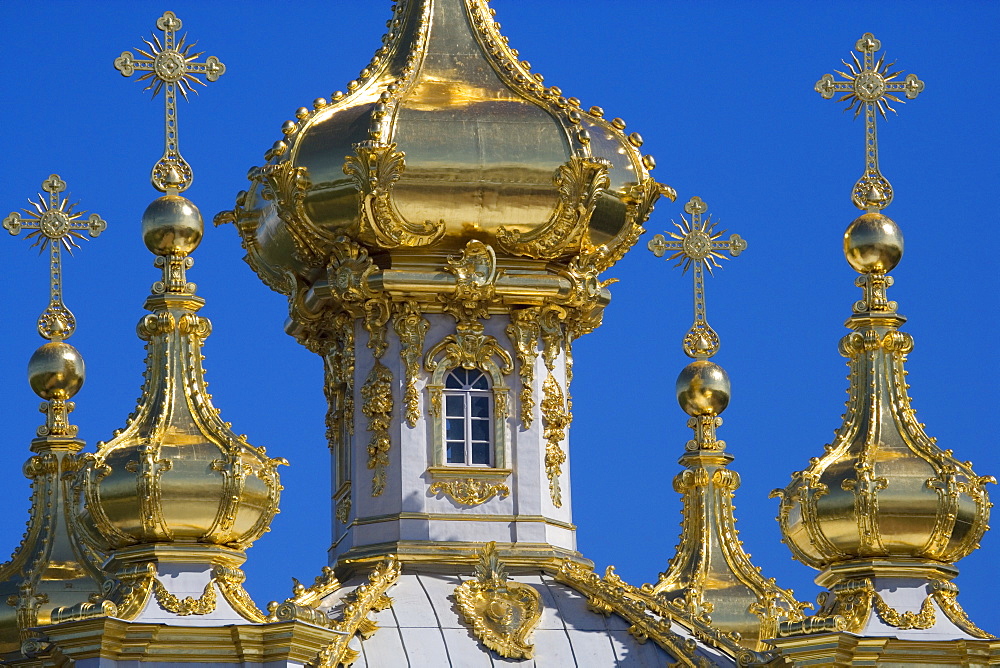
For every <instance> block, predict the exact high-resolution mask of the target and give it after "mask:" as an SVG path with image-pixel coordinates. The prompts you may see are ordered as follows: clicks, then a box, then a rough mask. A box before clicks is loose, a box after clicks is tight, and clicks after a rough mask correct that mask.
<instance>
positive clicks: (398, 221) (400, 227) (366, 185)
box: [344, 140, 445, 248]
mask: <svg viewBox="0 0 1000 668" xmlns="http://www.w3.org/2000/svg"><path fill="white" fill-rule="evenodd" d="M404 158H405V154H404V153H403V152H402V151H397V150H396V143H395V142H392V143H390V144H382V143H379V142H377V141H373V140H369V141H364V142H360V143H358V144H354V155H349V156H347V159H346V160H345V162H344V174H346V175H347V176H349V177H351V181H352V182H353V183H354V187H355V188H357V189H358V192H359V193H360V194H361V228H360V229H359V230H358V237H359V238H360V239H361V240H362V241H364V242H366V243H369V244H373V245H377V246H381V247H383V248H397V247H399V246H429V245H431V244H433V243H434V242H436V241H437V240H438V239H440V238H441V236H442V235H443V234H444V231H445V225H444V222H443V221H438V222H436V223H435V222H432V221H426V222H424V223H421V224H413V223H410V222H408V221H407V220H406V219H405V218H403V216H402V214H401V213H400V212H399V210H398V209H397V208H396V205H395V204H394V203H393V201H392V189H393V186H394V185H395V184H396V182H397V181H399V177H400V176H401V175H402V173H403V170H404V169H405V168H406V165H405V163H404Z"/></svg>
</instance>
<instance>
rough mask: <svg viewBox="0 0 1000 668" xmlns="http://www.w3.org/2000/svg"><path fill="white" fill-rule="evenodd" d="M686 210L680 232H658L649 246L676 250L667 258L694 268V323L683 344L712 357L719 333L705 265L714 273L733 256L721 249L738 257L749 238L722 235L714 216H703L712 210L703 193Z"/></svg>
mask: <svg viewBox="0 0 1000 668" xmlns="http://www.w3.org/2000/svg"><path fill="white" fill-rule="evenodd" d="M684 211H685V212H687V213H688V214H690V216H691V219H690V220H688V219H687V218H685V217H684V216H683V215H682V216H681V223H677V222H674V227H676V228H677V231H676V232H669V233H668V234H669V239H668V238H667V237H665V236H664V235H662V234H657V235H656V236H654V237H653V238H652V239H650V241H649V243H648V244H647V248H649V250H651V251H652V252H653V254H654V255H656V257H663V256H664V255H665V254H666V253H667V252H668V251H672V254H671V255H670V256H669V257H668V258H667V260H677V263H676V264H675V265H674V266H675V267H680V266H682V265H683V267H684V268H683V271H684V272H686V271H687V270H688V269H689V268H691V269H692V275H693V279H694V281H693V282H694V323H693V324H692V325H691V328H690V329H689V330H688V332H687V334H685V336H684V342H683V348H684V353H685V354H686V355H687V356H688V357H693V358H695V359H708V358H709V357H712V356H713V355H715V353H717V352H719V345H720V342H719V335H718V334H717V333H716V332H715V330H714V329H712V327H711V326H710V325H709V324H708V318H707V315H706V306H705V269H708V273H712V269H713V268H714V267H721V266H722V265H721V264H719V262H718V261H719V260H720V259H722V260H726V259H729V258H727V257H726V256H724V255H723V254H722V253H721V252H720V251H726V252H728V253H729V254H730V256H732V257H737V256H738V255H739V254H740V253H742V252H743V251H744V250H746V247H747V242H746V241H744V240H743V238H742V237H741V236H740V235H738V234H732V235H730V236H729V238H728V239H725V240H722V239H721V237H722V235H724V234H725V233H726V231H725V230H722V231H721V232H716V231H715V225H716V223H714V222H712V220H711V216H706V217H702V216H703V214H704V213H705V212H706V211H708V205H707V204H705V202H703V201H702V199H701V198H700V197H692V198H691V199H690V200H689V201H688V203H687V204H685V205H684Z"/></svg>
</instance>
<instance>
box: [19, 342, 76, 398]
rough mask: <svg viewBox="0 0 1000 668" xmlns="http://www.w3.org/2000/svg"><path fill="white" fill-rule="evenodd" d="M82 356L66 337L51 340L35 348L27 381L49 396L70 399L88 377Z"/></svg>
mask: <svg viewBox="0 0 1000 668" xmlns="http://www.w3.org/2000/svg"><path fill="white" fill-rule="evenodd" d="M86 375H87V374H86V370H85V368H84V365H83V356H82V355H81V354H80V351H78V350H77V349H76V348H74V347H73V346H71V345H69V344H68V343H66V342H64V341H50V342H49V343H46V344H45V345H43V346H42V347H41V348H39V349H38V350H36V351H35V353H34V354H33V355H32V356H31V359H30V360H29V361H28V383H29V384H30V385H31V389H32V390H33V391H34V392H35V394H37V395H38V396H40V397H41V398H42V399H46V400H49V401H51V400H53V399H56V400H63V401H65V400H66V399H70V398H72V397H73V395H75V394H76V393H77V392H79V391H80V388H81V387H83V380H84V378H85V377H86Z"/></svg>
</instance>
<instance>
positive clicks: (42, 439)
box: [0, 174, 107, 654]
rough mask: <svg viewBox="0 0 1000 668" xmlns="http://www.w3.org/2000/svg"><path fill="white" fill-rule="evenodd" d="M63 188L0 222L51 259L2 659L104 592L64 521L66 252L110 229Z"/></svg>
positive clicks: (71, 441)
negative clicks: (27, 493) (24, 523)
mask: <svg viewBox="0 0 1000 668" xmlns="http://www.w3.org/2000/svg"><path fill="white" fill-rule="evenodd" d="M65 189H66V182H65V181H63V180H62V179H61V178H59V175H58V174H52V175H51V176H49V178H47V179H46V180H45V181H44V182H42V190H43V191H45V193H46V195H41V194H39V196H38V201H37V202H36V201H33V200H28V202H29V203H30V204H31V208H30V209H24V210H23V213H24V216H22V215H21V214H20V213H17V212H14V213H11V214H10V215H9V216H7V217H6V218H5V219H4V221H3V226H4V228H5V229H6V230H7V231H8V232H10V233H11V235H14V236H16V235H18V234H20V232H21V231H22V230H30V232H29V233H28V234H27V235H26V236H27V238H28V239H33V240H34V243H33V244H32V246H33V247H34V246H38V247H40V251H41V252H45V251H46V250H47V251H48V252H49V287H50V295H51V296H50V300H49V305H48V306H47V307H46V309H45V310H44V311H42V314H41V315H40V316H39V318H38V324H37V326H38V333H39V334H40V335H41V336H42V338H43V339H46V340H47V343H45V344H43V345H42V346H41V347H40V348H38V350H36V351H35V353H34V354H33V355H32V356H31V360H30V361H29V363H28V383H29V384H30V385H31V389H32V390H33V391H34V392H35V394H37V395H38V396H39V397H41V398H42V400H43V401H42V404H41V406H40V407H39V410H40V411H41V412H42V413H43V414H45V424H43V425H41V426H40V427H38V431H37V438H35V439H34V440H33V441H32V442H31V450H32V451H33V452H35V453H36V454H35V456H33V457H31V458H30V459H28V461H27V462H25V465H24V474H25V475H26V476H27V477H28V478H29V479H30V480H31V491H32V494H31V515H30V517H29V519H28V529H27V531H26V533H25V535H24V539H23V540H22V541H21V545H20V546H18V548H17V550H16V551H15V552H14V555H13V556H12V557H11V559H10V561H8V562H7V563H6V564H4V565H2V566H0V600H3V598H6V601H7V603H8V605H7V606H4V607H2V608H0V654H11V653H16V652H18V651H19V650H20V648H21V643H22V642H24V641H27V640H29V639H31V638H32V637H33V636H34V635H35V633H34V632H33V631H31V629H32V628H34V627H37V626H41V625H45V624H49V623H50V622H51V621H52V613H53V610H54V609H55V608H56V607H57V606H63V605H72V604H76V603H81V602H83V601H86V600H87V597H88V596H90V595H92V594H93V595H97V594H98V593H99V592H100V590H101V581H102V577H101V573H100V565H101V562H102V561H103V559H104V555H103V554H101V553H100V552H99V551H97V550H94V549H92V548H89V547H88V546H87V545H84V544H83V543H81V541H79V540H78V538H77V535H76V532H75V528H74V527H73V525H72V524H70V523H69V522H67V517H66V509H67V508H68V507H69V501H68V498H69V496H70V494H69V489H68V487H67V482H66V481H64V479H63V476H64V474H66V473H68V472H72V471H74V470H75V469H76V461H75V458H74V455H75V454H76V453H77V452H79V451H80V449H81V448H82V447H83V445H84V443H83V441H82V440H80V439H78V438H77V437H76V436H77V427H76V425H73V424H70V422H69V414H70V413H71V412H72V411H73V408H74V404H73V402H72V401H70V399H72V398H73V397H74V396H75V395H76V393H77V392H79V390H80V388H81V387H83V381H84V378H85V375H86V374H85V370H84V363H83V356H82V355H80V352H79V351H78V350H77V349H76V348H75V347H73V346H71V345H70V344H69V343H67V342H66V339H68V338H70V337H71V336H72V335H73V332H74V331H76V318H75V316H74V315H73V313H72V311H70V310H69V309H68V308H67V307H66V304H65V303H64V302H63V290H62V285H63V280H62V251H63V250H66V251H67V252H72V250H73V248H78V247H79V244H78V241H80V240H82V239H84V238H85V237H84V236H83V234H81V233H82V232H87V234H88V235H89V236H90V237H97V236H98V235H100V233H101V232H102V231H104V229H105V227H106V226H107V224H106V223H105V222H104V220H103V219H102V218H101V217H100V216H99V215H97V214H96V213H94V214H90V216H89V217H86V218H84V216H85V212H82V211H76V210H75V207H76V205H75V204H70V203H69V201H68V199H67V198H63V197H61V196H60V193H62V192H63V191H64V190H65Z"/></svg>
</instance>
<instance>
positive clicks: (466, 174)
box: [231, 0, 669, 286]
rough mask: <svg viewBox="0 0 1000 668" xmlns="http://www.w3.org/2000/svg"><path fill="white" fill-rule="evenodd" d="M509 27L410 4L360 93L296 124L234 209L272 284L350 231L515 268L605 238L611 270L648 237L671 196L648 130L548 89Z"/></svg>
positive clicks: (460, 11) (472, 12)
mask: <svg viewBox="0 0 1000 668" xmlns="http://www.w3.org/2000/svg"><path fill="white" fill-rule="evenodd" d="M499 28H500V26H499V24H497V23H496V22H495V21H494V20H493V16H492V10H490V9H489V7H488V5H487V4H486V3H485V2H481V1H480V0H421V1H415V2H399V3H396V5H395V13H394V15H393V17H392V18H391V20H390V21H389V22H388V33H387V34H386V36H385V37H384V39H383V46H382V47H381V48H379V49H378V51H377V52H376V53H375V56H374V57H373V58H372V60H371V62H370V63H369V64H368V65H367V66H365V67H364V69H362V71H361V73H360V75H359V76H358V77H357V78H356V79H355V80H353V81H351V82H350V83H349V84H348V85H347V86H346V92H336V93H334V94H333V96H332V98H331V99H330V100H329V101H328V100H326V99H324V98H320V99H317V100H316V101H315V102H314V103H313V105H312V108H305V107H303V108H301V109H299V110H298V112H297V113H296V114H295V120H290V121H287V122H286V123H285V124H284V125H283V126H282V128H281V132H282V135H283V136H282V137H281V139H280V140H279V141H278V142H276V143H275V144H274V146H273V147H272V148H271V149H269V150H268V151H267V153H266V154H265V160H267V164H266V165H264V166H263V167H260V168H253V169H251V170H250V174H249V177H250V180H251V182H252V185H251V186H250V188H249V192H248V193H244V194H241V196H240V198H239V200H238V203H237V208H236V211H235V212H234V215H233V216H232V218H231V219H234V220H235V222H236V223H237V225H238V227H239V229H240V233H241V234H242V235H243V237H244V241H245V246H246V247H247V249H248V252H249V253H250V257H249V258H248V261H249V262H250V264H251V266H252V267H254V269H255V270H257V271H258V273H260V274H261V277H262V278H263V279H264V280H265V282H267V283H268V284H269V285H272V286H273V285H275V283H276V282H280V281H281V280H283V279H282V277H284V276H285V273H286V271H288V270H291V271H292V272H294V273H296V274H298V275H300V276H304V277H306V278H308V277H309V276H310V271H314V269H313V268H314V267H319V266H321V265H322V264H324V262H323V259H324V258H326V257H328V251H329V248H330V245H331V244H332V242H333V241H334V240H335V239H336V238H337V237H338V236H341V235H344V236H347V237H350V238H353V239H355V240H357V241H360V242H361V243H363V244H365V245H366V246H367V248H368V249H369V251H370V252H372V254H373V255H375V254H377V253H378V252H379V251H384V252H387V253H388V254H389V256H390V257H391V258H396V257H400V256H403V255H405V257H406V260H405V261H406V262H407V263H408V264H413V263H416V264H420V262H421V259H422V258H426V259H427V262H433V263H435V264H440V263H441V258H442V257H443V256H444V254H445V253H452V252H454V251H456V250H459V249H461V248H464V247H465V245H466V244H467V243H468V242H469V241H470V240H478V241H481V242H483V243H487V244H489V245H491V246H493V247H494V248H495V249H496V251H497V254H498V256H499V260H500V263H501V264H503V263H504V260H505V259H506V260H508V262H509V260H510V259H512V258H519V259H523V258H528V259H529V260H530V259H535V260H553V261H562V262H568V261H569V260H571V259H572V258H573V257H574V256H576V255H578V254H580V253H581V252H582V250H587V249H593V248H595V247H597V246H600V245H605V246H607V252H606V256H607V258H608V259H607V261H606V263H605V264H606V265H608V266H610V264H613V263H614V262H615V261H616V260H617V259H618V258H619V257H620V256H621V254H622V253H624V252H625V250H627V249H628V248H629V247H630V246H631V245H632V244H633V243H634V242H635V238H636V237H637V236H638V233H639V226H640V225H641V223H642V222H643V221H644V220H645V219H646V217H647V216H648V214H649V211H650V210H651V208H652V205H653V202H654V201H655V200H656V198H657V197H658V195H659V193H660V190H661V187H660V186H658V184H656V182H655V181H654V180H653V179H652V178H651V177H650V175H649V171H650V170H651V169H652V168H653V166H654V161H653V159H652V157H650V156H643V155H642V154H641V153H640V151H639V147H640V146H641V145H642V138H641V137H640V136H639V135H638V134H637V133H634V132H628V131H626V130H625V122H624V121H622V120H621V119H619V118H615V119H613V120H608V119H606V118H605V117H604V112H603V110H601V109H600V108H598V107H590V108H589V110H585V109H583V108H582V107H581V106H580V101H579V100H577V99H575V98H571V97H566V96H565V95H564V94H563V93H562V91H561V90H560V89H559V88H557V87H555V86H547V85H545V84H544V83H543V78H542V76H541V75H539V74H536V73H534V72H532V71H531V69H530V67H531V66H530V64H529V63H528V62H526V61H524V60H522V59H521V58H520V56H519V54H518V53H517V52H516V51H514V50H513V49H511V48H510V47H508V46H507V43H506V38H504V37H503V36H502V35H501V34H500V32H499ZM664 188H665V187H664ZM667 191H669V190H668V189H666V190H665V192H667ZM432 258H433V259H432ZM522 262H523V260H522ZM529 265H533V266H536V267H537V266H545V263H544V262H542V263H529ZM517 266H520V267H522V268H524V267H525V266H526V265H525V264H523V263H522V264H520V265H517ZM603 268H606V267H602V269H603Z"/></svg>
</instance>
